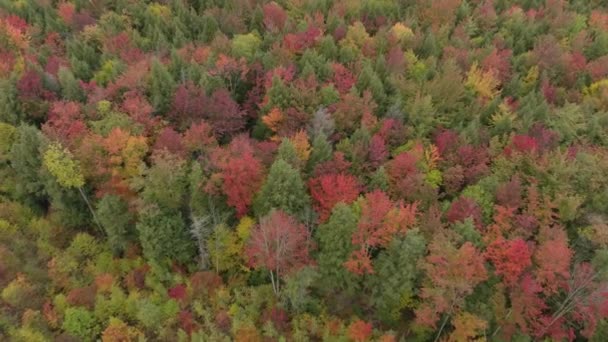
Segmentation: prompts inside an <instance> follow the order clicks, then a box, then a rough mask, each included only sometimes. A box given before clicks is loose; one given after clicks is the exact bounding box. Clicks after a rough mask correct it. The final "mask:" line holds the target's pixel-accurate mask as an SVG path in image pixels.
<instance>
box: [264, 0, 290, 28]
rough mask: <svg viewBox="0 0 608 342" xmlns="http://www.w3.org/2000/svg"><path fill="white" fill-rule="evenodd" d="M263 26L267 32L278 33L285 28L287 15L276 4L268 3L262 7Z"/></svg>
mask: <svg viewBox="0 0 608 342" xmlns="http://www.w3.org/2000/svg"><path fill="white" fill-rule="evenodd" d="M263 11H264V26H266V29H268V30H269V31H280V30H282V29H283V27H284V26H285V22H286V21H287V13H285V10H284V9H283V8H282V7H281V6H279V5H278V4H277V3H276V2H274V1H273V2H270V3H267V4H266V5H264V8H263Z"/></svg>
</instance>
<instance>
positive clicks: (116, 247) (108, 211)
mask: <svg viewBox="0 0 608 342" xmlns="http://www.w3.org/2000/svg"><path fill="white" fill-rule="evenodd" d="M97 217H98V218H99V222H100V223H101V225H102V227H103V228H104V230H105V232H106V235H107V237H108V243H109V244H110V248H111V249H112V251H113V252H114V254H116V255H120V254H121V253H122V252H124V251H125V250H126V248H127V246H128V243H129V240H130V238H131V237H132V235H133V234H132V232H131V229H130V228H131V225H132V223H133V215H132V214H131V213H130V212H129V208H128V206H127V204H126V203H125V202H124V201H123V200H122V199H121V198H120V197H118V196H116V195H106V196H104V197H103V198H102V199H101V201H99V203H97Z"/></svg>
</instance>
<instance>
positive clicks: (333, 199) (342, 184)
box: [308, 173, 361, 222]
mask: <svg viewBox="0 0 608 342" xmlns="http://www.w3.org/2000/svg"><path fill="white" fill-rule="evenodd" d="M308 186H309V188H310V194H311V196H312V198H313V200H314V206H315V209H316V210H317V212H318V213H319V220H320V221H321V222H325V221H326V220H327V219H328V218H329V216H330V215H331V210H332V209H333V207H334V206H335V205H336V204H338V203H340V202H344V203H347V204H349V203H351V202H353V201H354V200H356V199H357V196H359V190H360V188H361V186H360V185H359V182H358V181H357V178H355V177H354V176H352V175H349V174H343V173H340V174H328V175H322V176H319V177H316V178H312V179H311V180H310V181H309V182H308Z"/></svg>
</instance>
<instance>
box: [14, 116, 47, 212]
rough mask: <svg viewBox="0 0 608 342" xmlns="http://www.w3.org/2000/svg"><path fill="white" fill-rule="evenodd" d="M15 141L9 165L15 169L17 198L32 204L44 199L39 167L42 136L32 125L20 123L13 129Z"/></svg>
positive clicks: (42, 201) (41, 202) (39, 202)
mask: <svg viewBox="0 0 608 342" xmlns="http://www.w3.org/2000/svg"><path fill="white" fill-rule="evenodd" d="M15 134H16V137H15V141H14V143H13V145H12V147H11V150H10V153H9V161H10V164H11V167H12V168H13V169H14V170H15V177H16V180H17V182H16V183H17V184H15V191H16V195H17V198H18V199H20V200H22V201H23V202H26V203H28V204H30V205H32V206H38V205H40V204H43V203H44V202H45V201H46V192H45V189H44V179H42V178H41V175H40V169H41V167H42V159H41V155H40V146H41V144H42V141H43V136H42V134H41V133H40V131H39V130H38V129H37V128H36V127H34V126H28V125H21V126H19V127H17V130H16V131H15Z"/></svg>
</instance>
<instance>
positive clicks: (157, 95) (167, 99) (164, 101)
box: [148, 59, 175, 113]
mask: <svg viewBox="0 0 608 342" xmlns="http://www.w3.org/2000/svg"><path fill="white" fill-rule="evenodd" d="M174 88H175V81H174V80H173V77H171V73H170V72H169V70H167V67H165V66H164V65H163V64H162V63H161V62H160V61H159V60H158V59H155V60H154V61H153V62H152V70H151V73H150V83H149V87H148V92H149V95H150V102H151V103H152V105H153V106H154V108H155V109H156V111H157V112H158V113H166V112H167V111H168V110H169V108H170V107H171V103H172V100H173V92H174Z"/></svg>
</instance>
